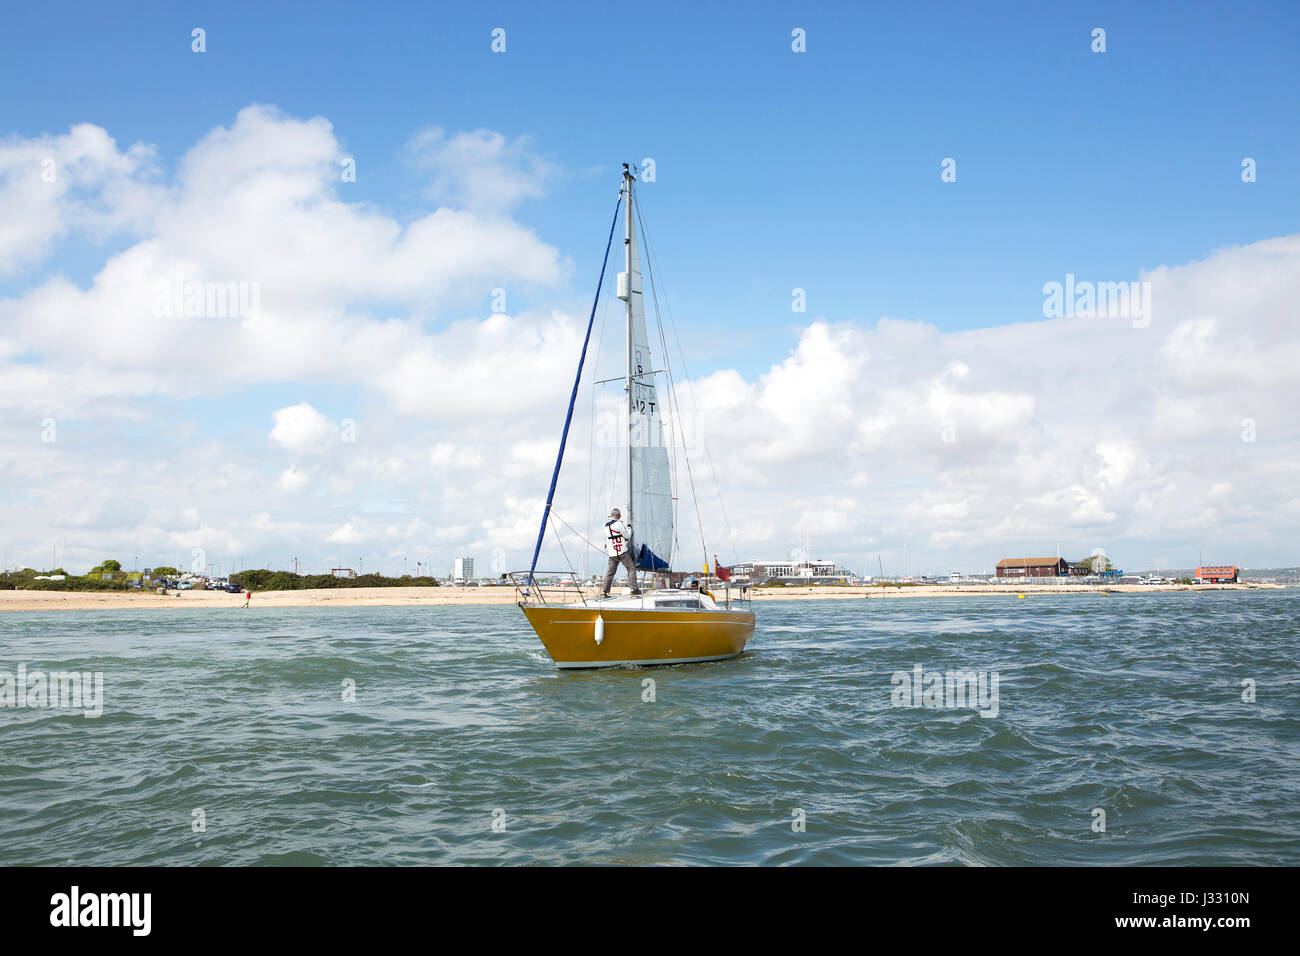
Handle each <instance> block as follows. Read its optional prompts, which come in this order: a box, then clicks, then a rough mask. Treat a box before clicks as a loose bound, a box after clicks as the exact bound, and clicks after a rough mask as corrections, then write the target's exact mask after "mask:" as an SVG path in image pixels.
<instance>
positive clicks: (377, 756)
mask: <svg viewBox="0 0 1300 956" xmlns="http://www.w3.org/2000/svg"><path fill="white" fill-rule="evenodd" d="M757 611H758V617H759V626H758V630H757V632H756V634H755V638H754V641H753V643H752V644H751V647H750V650H749V651H748V652H747V653H746V654H744V655H743V656H742V657H739V658H736V659H733V660H730V661H723V662H718V663H712V664H688V665H682V666H678V667H672V668H653V669H644V670H641V669H621V670H609V671H586V672H561V671H557V670H555V669H554V667H553V665H552V664H551V662H550V659H549V658H548V657H547V656H546V654H545V652H544V651H543V649H542V647H541V645H540V643H538V641H537V640H536V638H535V637H534V636H533V634H532V631H531V630H530V629H529V628H528V625H527V623H526V622H525V621H524V619H523V615H522V614H521V613H520V612H519V611H518V609H516V608H514V607H512V606H507V607H476V608H351V609H346V608H328V609H324V608H319V609H318V608H301V609H299V608H294V609H279V610H277V609H271V608H250V609H247V610H243V609H230V610H224V609H223V610H215V609H205V610H196V611H179V610H177V611H171V610H168V611H161V610H159V611H152V610H150V611H115V612H98V611H86V612H70V611H62V612H49V613H6V614H3V615H0V671H7V672H9V673H11V674H16V670H17V667H18V665H19V664H24V665H25V666H26V667H27V669H28V670H38V669H44V670H52V669H65V670H72V669H75V670H79V671H102V672H103V675H104V693H105V705H104V713H103V715H102V716H100V717H98V718H91V719H87V718H86V717H83V716H81V714H80V713H79V712H72V711H68V710H51V709H35V708H30V707H27V708H20V707H4V708H0V832H3V833H4V836H5V839H4V840H3V841H2V842H0V864H2V865H13V864H64V863H69V862H75V863H78V864H87V865H96V864H108V865H117V864H146V863H160V864H175V865H191V864H276V863H288V864H317V863H319V864H337V865H351V864H424V863H457V862H506V863H552V862H566V863H638V864H642V863H650V864H660V863H823V864H844V863H853V864H858V863H871V864H896V863H965V864H1056V863H1065V864H1120V863H1126V864H1147V865H1155V864H1193V863H1195V864H1251V863H1270V864H1278V863H1282V864H1295V863H1297V862H1300V810H1298V806H1300V801H1298V800H1297V797H1296V795H1297V793H1300V761H1298V760H1297V758H1298V757H1300V717H1298V716H1297V703H1300V668H1298V667H1297V660H1298V659H1300V623H1298V620H1300V592H1297V591H1294V590H1291V591H1285V592H1245V593H1241V592H1238V593H1226V592H1220V593H1210V594H1191V593H1183V594H1152V595H1134V596H1121V595H1115V596H1111V597H1103V596H1100V595H1097V596H1088V597H1070V596H1048V595H1042V596H1032V597H1030V598H1027V599H1025V600H1017V599H1015V598H1006V597H968V598H956V599H954V598H936V599H900V600H871V601H784V602H774V603H765V604H762V605H760V606H759V607H758V608H757ZM918 664H919V665H921V666H922V667H923V668H925V669H927V670H943V671H947V670H956V669H961V670H978V671H990V672H991V671H996V672H997V673H998V676H999V700H998V704H999V706H998V714H997V716H996V717H981V716H980V715H979V714H978V713H977V712H976V711H974V710H971V709H936V708H906V707H894V706H892V705H891V691H893V689H894V687H893V684H892V683H891V675H893V674H894V673H895V672H896V671H908V672H911V671H912V669H913V667H914V666H916V665H918ZM646 678H652V679H653V680H654V682H655V687H654V690H655V696H656V698H657V699H656V700H654V701H653V702H645V701H643V699H642V698H643V695H644V694H646V692H647V688H646V687H645V686H644V685H643V682H644V681H645V679H646ZM1247 679H1249V680H1253V681H1254V682H1255V687H1256V694H1257V700H1255V701H1254V702H1253V703H1250V702H1245V701H1243V700H1242V694H1243V686H1242V682H1243V681H1244V680H1247ZM345 681H354V682H355V688H356V700H355V702H351V701H346V700H344V699H343V698H344V687H345V683H344V682H345ZM1098 809H1100V810H1104V811H1105V815H1106V817H1105V822H1106V831H1105V832H1104V833H1098V832H1094V830H1093V823H1094V820H1095V819H1097V817H1096V814H1095V813H1094V811H1095V810H1098ZM200 810H201V811H202V819H203V820H204V821H205V823H206V831H205V832H195V831H194V821H195V820H196V819H198V818H197V817H196V815H195V812H196V811H200ZM799 810H801V811H803V814H804V815H805V816H806V831H805V832H795V829H794V828H793V827H792V825H791V824H792V821H794V820H795V817H796V811H799ZM494 814H495V819H497V820H498V821H504V832H495V831H494V829H493V820H494Z"/></svg>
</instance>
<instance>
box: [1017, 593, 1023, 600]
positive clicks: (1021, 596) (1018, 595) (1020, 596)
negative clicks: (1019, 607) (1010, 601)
mask: <svg viewBox="0 0 1300 956" xmlns="http://www.w3.org/2000/svg"><path fill="white" fill-rule="evenodd" d="M1016 597H1018V598H1021V599H1023V598H1024V595H1023V594H1017V595H1016Z"/></svg>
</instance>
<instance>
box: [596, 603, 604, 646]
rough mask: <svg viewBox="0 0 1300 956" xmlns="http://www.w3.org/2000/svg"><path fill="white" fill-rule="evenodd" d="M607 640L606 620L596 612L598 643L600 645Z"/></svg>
mask: <svg viewBox="0 0 1300 956" xmlns="http://www.w3.org/2000/svg"><path fill="white" fill-rule="evenodd" d="M604 640H605V619H604V618H603V617H601V616H600V612H599V611H597V612H596V643H597V644H599V643H601V642H602V641H604Z"/></svg>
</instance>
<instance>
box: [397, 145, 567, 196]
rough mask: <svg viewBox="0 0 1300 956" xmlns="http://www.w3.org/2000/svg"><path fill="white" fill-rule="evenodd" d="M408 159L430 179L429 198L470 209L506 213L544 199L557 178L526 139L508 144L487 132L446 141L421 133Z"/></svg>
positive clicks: (554, 166)
mask: <svg viewBox="0 0 1300 956" xmlns="http://www.w3.org/2000/svg"><path fill="white" fill-rule="evenodd" d="M406 152H407V156H408V157H409V158H410V160H411V161H412V162H413V163H414V164H415V165H416V166H417V167H418V168H420V169H421V170H423V171H425V172H426V173H427V174H428V176H429V187H428V191H429V194H430V195H431V196H432V197H433V198H434V199H437V200H438V201H441V202H450V203H454V204H456V205H459V206H465V207H467V208H469V209H487V210H498V211H499V210H505V209H509V208H511V207H513V206H516V205H518V204H519V203H520V202H521V201H522V200H524V199H537V198H539V197H541V196H542V195H544V193H545V189H546V186H547V184H548V183H549V181H550V180H552V179H554V177H555V176H556V174H557V173H558V172H559V167H558V165H557V164H556V163H555V162H554V161H553V160H551V159H548V158H546V157H542V156H538V155H537V154H536V153H535V152H534V151H533V148H532V142H531V141H530V140H529V139H528V137H526V136H521V137H519V138H518V139H515V140H507V139H506V138H505V137H504V136H502V135H501V134H500V133H494V132H492V131H491V130H484V129H480V130H474V131H473V132H462V133H455V134H452V135H450V136H449V135H448V134H447V132H446V131H445V130H443V129H441V128H439V127H436V126H431V127H428V128H427V129H423V130H421V131H420V132H418V133H417V134H415V135H414V136H413V137H411V139H410V141H409V142H408V143H407V144H406Z"/></svg>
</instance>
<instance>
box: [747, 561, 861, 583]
mask: <svg viewBox="0 0 1300 956" xmlns="http://www.w3.org/2000/svg"><path fill="white" fill-rule="evenodd" d="M854 579H855V575H854V574H853V572H852V571H850V570H848V569H847V568H841V567H840V566H839V565H837V564H836V563H835V562H834V561H798V562H795V561H789V560H785V561H745V562H743V563H741V564H737V565H735V566H734V567H733V568H732V569H731V580H732V583H741V584H771V583H775V582H781V583H782V584H852V583H853V582H854Z"/></svg>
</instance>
